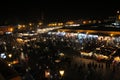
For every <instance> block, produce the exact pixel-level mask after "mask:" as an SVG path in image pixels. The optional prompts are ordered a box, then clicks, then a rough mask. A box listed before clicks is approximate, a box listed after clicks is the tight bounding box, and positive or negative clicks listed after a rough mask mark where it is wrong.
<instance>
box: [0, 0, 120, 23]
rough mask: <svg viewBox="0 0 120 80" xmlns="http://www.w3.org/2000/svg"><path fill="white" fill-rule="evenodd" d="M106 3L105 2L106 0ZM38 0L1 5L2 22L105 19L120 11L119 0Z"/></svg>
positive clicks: (0, 18)
mask: <svg viewBox="0 0 120 80" xmlns="http://www.w3.org/2000/svg"><path fill="white" fill-rule="evenodd" d="M104 1H105V0H104ZM104 1H102V0H100V1H98V0H96V1H92V0H88V1H87V0H83V1H82V0H78V1H76V0H71V1H69V0H56V1H52V0H43V1H42V0H39V2H38V1H37V0H36V1H35V0H34V1H32V0H31V1H26V2H25V1H22V0H21V1H19V0H17V1H9V2H8V1H5V2H1V3H0V22H1V24H2V23H5V22H6V23H13V22H16V23H18V22H22V21H23V22H25V21H26V22H27V21H28V22H30V21H31V22H34V21H38V20H40V19H41V15H43V16H44V20H45V21H47V22H48V21H49V22H50V21H64V20H70V19H72V20H75V19H80V18H104V17H108V16H113V15H115V14H116V11H117V10H120V6H119V1H118V0H108V1H106V2H104Z"/></svg>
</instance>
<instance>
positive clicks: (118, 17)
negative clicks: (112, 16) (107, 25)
mask: <svg viewBox="0 0 120 80" xmlns="http://www.w3.org/2000/svg"><path fill="white" fill-rule="evenodd" d="M116 25H117V26H116V27H120V11H117V15H116Z"/></svg>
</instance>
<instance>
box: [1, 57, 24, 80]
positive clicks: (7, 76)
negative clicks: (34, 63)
mask: <svg viewBox="0 0 120 80" xmlns="http://www.w3.org/2000/svg"><path fill="white" fill-rule="evenodd" d="M0 80H22V78H21V76H20V75H19V73H18V72H17V71H16V70H15V69H13V68H12V67H10V66H8V64H7V62H6V61H5V60H3V59H1V58H0Z"/></svg>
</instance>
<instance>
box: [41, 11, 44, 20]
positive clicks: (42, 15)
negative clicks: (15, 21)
mask: <svg viewBox="0 0 120 80" xmlns="http://www.w3.org/2000/svg"><path fill="white" fill-rule="evenodd" d="M41 20H42V21H43V20H44V13H43V11H42V12H41Z"/></svg>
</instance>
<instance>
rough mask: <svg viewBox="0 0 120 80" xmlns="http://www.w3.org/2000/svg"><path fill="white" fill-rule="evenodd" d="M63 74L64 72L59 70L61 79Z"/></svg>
mask: <svg viewBox="0 0 120 80" xmlns="http://www.w3.org/2000/svg"><path fill="white" fill-rule="evenodd" d="M64 72H65V71H64V70H59V73H60V76H61V78H62V77H63V76H64Z"/></svg>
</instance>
